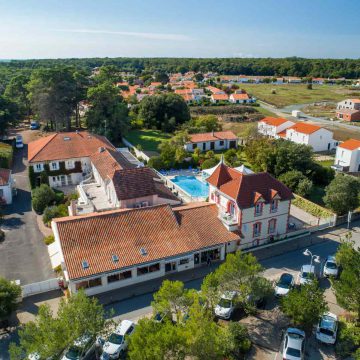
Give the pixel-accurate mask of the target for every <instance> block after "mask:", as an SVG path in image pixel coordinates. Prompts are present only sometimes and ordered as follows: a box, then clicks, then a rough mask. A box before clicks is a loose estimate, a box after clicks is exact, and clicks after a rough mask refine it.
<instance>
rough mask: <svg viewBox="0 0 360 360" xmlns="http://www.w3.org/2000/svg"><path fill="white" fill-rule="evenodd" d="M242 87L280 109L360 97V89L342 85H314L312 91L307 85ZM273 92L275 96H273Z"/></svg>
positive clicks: (256, 85)
mask: <svg viewBox="0 0 360 360" xmlns="http://www.w3.org/2000/svg"><path fill="white" fill-rule="evenodd" d="M240 87H241V89H244V90H246V91H247V92H248V93H249V94H252V95H253V96H255V97H256V98H258V99H260V100H263V101H265V102H267V103H269V104H272V105H275V106H276V107H279V108H281V107H284V106H287V105H292V104H307V103H314V102H321V101H326V100H327V101H335V102H338V101H340V100H343V99H344V98H346V97H358V96H360V89H359V90H353V89H350V88H349V87H346V86H341V85H313V89H312V90H309V89H307V88H306V85H305V84H284V85H274V84H241V85H240ZM273 90H275V92H276V93H275V94H272V91H273Z"/></svg>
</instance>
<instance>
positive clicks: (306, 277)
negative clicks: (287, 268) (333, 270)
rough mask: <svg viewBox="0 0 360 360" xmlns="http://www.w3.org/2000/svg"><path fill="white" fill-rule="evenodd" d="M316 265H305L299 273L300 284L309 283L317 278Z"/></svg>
mask: <svg viewBox="0 0 360 360" xmlns="http://www.w3.org/2000/svg"><path fill="white" fill-rule="evenodd" d="M315 277H316V275H315V266H314V265H303V266H302V267H301V270H300V274H299V283H300V285H304V284H308V283H310V282H311V281H312V280H313V279H315Z"/></svg>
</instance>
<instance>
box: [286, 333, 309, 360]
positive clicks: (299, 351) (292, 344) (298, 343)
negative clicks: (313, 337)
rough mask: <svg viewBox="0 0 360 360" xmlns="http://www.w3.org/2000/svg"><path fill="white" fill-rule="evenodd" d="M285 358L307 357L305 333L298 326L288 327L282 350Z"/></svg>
mask: <svg viewBox="0 0 360 360" xmlns="http://www.w3.org/2000/svg"><path fill="white" fill-rule="evenodd" d="M282 355H283V359H284V360H303V359H304V357H305V333H304V332H303V331H302V330H299V329H296V328H288V329H287V330H286V333H285V338H284V346H283V351H282Z"/></svg>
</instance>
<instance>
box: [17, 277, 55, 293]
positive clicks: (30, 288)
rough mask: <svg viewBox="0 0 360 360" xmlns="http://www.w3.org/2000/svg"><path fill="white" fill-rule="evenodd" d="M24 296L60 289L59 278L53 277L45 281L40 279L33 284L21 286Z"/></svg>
mask: <svg viewBox="0 0 360 360" xmlns="http://www.w3.org/2000/svg"><path fill="white" fill-rule="evenodd" d="M21 288H22V297H23V298H24V297H27V296H31V295H35V294H42V293H45V292H48V291H52V290H57V289H60V286H59V279H58V278H53V279H49V280H45V281H40V282H37V283H33V284H27V285H23V286H21Z"/></svg>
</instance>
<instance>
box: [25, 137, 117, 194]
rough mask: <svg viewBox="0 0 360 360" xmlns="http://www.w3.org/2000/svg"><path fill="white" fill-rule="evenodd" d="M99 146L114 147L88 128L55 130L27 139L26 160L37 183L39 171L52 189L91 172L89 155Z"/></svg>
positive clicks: (75, 182)
mask: <svg viewBox="0 0 360 360" xmlns="http://www.w3.org/2000/svg"><path fill="white" fill-rule="evenodd" d="M101 147H103V148H106V149H112V150H114V149H115V148H114V146H113V145H112V144H111V143H110V142H109V140H107V139H106V138H105V137H104V136H100V135H95V134H91V133H89V132H87V131H81V132H79V131H77V132H64V133H55V134H53V135H49V136H46V137H43V138H40V139H38V140H35V141H32V142H30V143H29V147H28V161H29V165H30V167H31V168H32V170H33V172H34V176H35V177H36V184H39V183H40V174H41V173H42V172H45V173H46V175H47V176H48V178H49V185H50V186H51V187H54V188H56V187H62V186H67V185H76V184H79V183H80V182H81V181H83V180H84V179H85V178H86V177H87V176H88V175H89V173H90V172H91V162H90V156H91V155H92V154H93V153H95V152H96V151H97V150H98V149H99V148H101Z"/></svg>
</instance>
